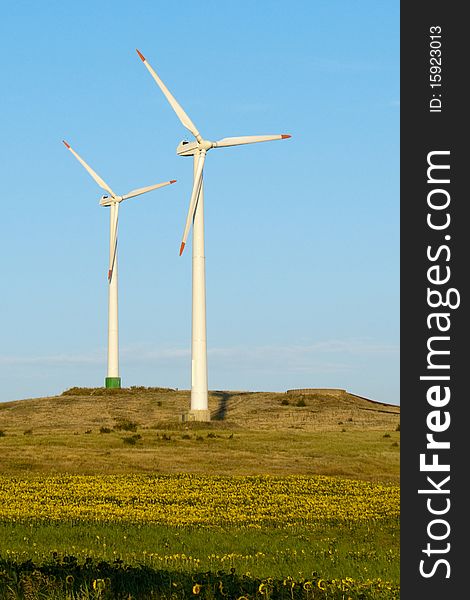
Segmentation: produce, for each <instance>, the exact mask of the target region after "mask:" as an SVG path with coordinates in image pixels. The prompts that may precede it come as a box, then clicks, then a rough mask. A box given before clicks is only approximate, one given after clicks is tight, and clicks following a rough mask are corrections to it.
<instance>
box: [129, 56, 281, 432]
mask: <svg viewBox="0 0 470 600" xmlns="http://www.w3.org/2000/svg"><path fill="white" fill-rule="evenodd" d="M137 54H138V55H139V56H140V58H141V60H142V62H143V63H144V65H145V66H146V67H147V69H148V71H149V73H150V74H151V75H152V77H153V78H154V80H155V81H156V83H157V85H158V87H159V88H160V89H161V91H162V92H163V94H164V95H165V97H166V99H167V100H168V102H169V103H170V105H171V107H172V108H173V110H174V111H175V113H176V114H177V116H178V118H179V120H180V121H181V123H182V124H183V125H184V127H186V129H188V130H189V131H190V132H191V133H192V134H193V135H194V137H195V138H196V141H194V142H188V141H186V140H183V141H182V142H180V144H179V145H178V147H177V149H176V153H177V154H178V155H179V156H193V157H194V170H193V177H194V180H193V188H192V192H191V198H190V201H189V209H188V215H187V217H186V224H185V227H184V231H183V239H182V241H181V247H180V256H181V254H182V253H183V250H184V247H185V245H186V240H187V238H188V234H189V230H190V228H191V223H192V224H193V282H192V283H193V287H192V343H191V358H192V361H191V366H192V370H191V410H190V412H189V415H188V419H191V420H197V421H209V420H210V413H209V410H208V397H207V391H208V387H207V342H206V281H205V278H206V275H205V255H204V189H203V170H204V163H205V160H206V154H207V152H208V151H209V150H211V149H212V148H226V147H228V146H240V145H242V144H255V143H257V142H270V141H273V140H283V139H286V138H290V137H291V136H290V135H287V134H283V135H248V136H240V137H229V138H223V139H221V140H218V141H217V142H213V141H211V140H206V139H204V138H203V137H202V135H201V134H200V132H199V131H198V129H197V127H196V126H195V125H194V123H193V122H192V121H191V119H190V118H189V117H188V115H187V114H186V113H185V111H184V110H183V108H182V107H181V105H180V104H179V103H178V102H177V100H176V99H175V98H174V96H173V95H172V94H171V92H170V91H169V90H168V88H167V87H166V85H165V84H164V83H163V81H162V80H161V79H160V77H159V76H158V75H157V73H156V72H155V71H154V70H153V68H152V67H151V65H150V64H149V62H148V61H147V59H146V58H145V56H144V55H143V54H142V53H141V52H139V50H137Z"/></svg>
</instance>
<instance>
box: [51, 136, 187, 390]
mask: <svg viewBox="0 0 470 600" xmlns="http://www.w3.org/2000/svg"><path fill="white" fill-rule="evenodd" d="M63 143H64V144H65V146H66V147H67V148H68V149H69V150H70V152H71V153H72V154H73V155H74V156H75V158H76V159H77V160H78V161H79V162H80V163H81V164H82V165H83V166H84V167H85V169H86V170H87V171H88V173H89V174H90V175H91V176H92V177H93V179H94V180H95V181H96V183H97V184H98V185H99V186H100V187H101V188H102V189H103V190H105V191H106V192H108V194H109V196H106V195H105V196H101V198H100V206H109V208H110V213H109V217H110V219H109V268H108V283H109V287H108V370H107V376H106V379H105V386H106V387H107V388H120V387H121V377H120V376H119V337H118V273H117V234H118V213H119V204H120V203H121V202H122V201H123V200H127V199H128V198H134V196H140V195H141V194H145V193H146V192H151V191H152V190H156V189H158V188H161V187H164V186H166V185H170V183H175V182H176V179H172V180H171V181H165V183H157V184H155V185H149V186H148V187H143V188H138V189H136V190H132V191H131V192H128V193H127V194H124V196H118V195H117V194H115V193H114V192H113V190H112V189H111V188H110V187H109V185H108V184H107V183H106V182H105V181H103V180H102V179H101V177H100V176H99V175H98V174H97V173H95V171H93V169H92V168H91V167H90V166H89V165H87V163H86V162H85V161H84V160H83V158H81V157H80V156H79V155H78V154H77V153H76V152H75V150H73V149H72V148H71V147H70V145H69V144H68V143H67V142H66V141H65V140H64V141H63Z"/></svg>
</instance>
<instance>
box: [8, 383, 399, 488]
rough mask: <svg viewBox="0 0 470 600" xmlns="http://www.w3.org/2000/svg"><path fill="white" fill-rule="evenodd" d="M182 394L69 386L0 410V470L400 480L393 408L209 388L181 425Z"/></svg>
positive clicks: (337, 394)
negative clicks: (198, 419)
mask: <svg viewBox="0 0 470 600" xmlns="http://www.w3.org/2000/svg"><path fill="white" fill-rule="evenodd" d="M189 398H190V392H189V391H187V390H171V389H162V388H137V387H134V388H128V389H121V390H106V389H104V388H72V389H70V390H67V391H65V392H64V393H63V394H61V395H60V396H54V397H50V398H37V399H31V400H20V401H15V402H6V403H2V404H0V469H1V470H2V472H3V473H9V474H24V473H28V472H32V473H50V474H57V473H85V474H95V473H136V472H164V473H177V472H192V473H212V474H244V475H246V474H261V473H262V474H264V473H272V474H282V475H285V474H289V473H292V474H300V473H305V474H326V475H343V476H348V477H356V478H363V479H371V480H393V481H397V480H398V477H399V435H400V434H399V422H400V408H399V407H398V406H395V405H389V404H382V403H378V402H374V401H371V400H368V399H365V398H361V397H359V396H356V395H354V394H350V393H348V392H346V391H345V390H313V389H312V390H291V391H288V392H286V393H268V392H237V391H212V392H210V396H209V409H210V411H211V419H212V420H211V422H210V423H181V422H180V420H179V417H180V415H181V413H182V412H183V411H184V410H186V409H188V408H189Z"/></svg>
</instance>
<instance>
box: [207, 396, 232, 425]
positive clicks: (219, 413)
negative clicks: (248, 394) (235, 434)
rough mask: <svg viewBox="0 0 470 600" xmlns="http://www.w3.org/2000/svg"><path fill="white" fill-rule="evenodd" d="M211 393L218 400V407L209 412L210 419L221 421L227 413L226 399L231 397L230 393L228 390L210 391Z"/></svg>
mask: <svg viewBox="0 0 470 600" xmlns="http://www.w3.org/2000/svg"><path fill="white" fill-rule="evenodd" d="M212 395H213V396H215V397H216V398H217V399H218V400H219V406H218V408H217V409H216V410H215V411H214V412H213V413H212V414H211V420H212V421H223V420H224V419H225V415H226V414H227V408H228V401H229V400H230V398H231V397H232V394H229V393H228V392H212Z"/></svg>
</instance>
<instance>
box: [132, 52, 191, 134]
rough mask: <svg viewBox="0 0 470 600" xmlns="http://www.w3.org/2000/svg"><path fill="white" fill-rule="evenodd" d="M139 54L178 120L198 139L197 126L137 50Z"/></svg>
mask: <svg viewBox="0 0 470 600" xmlns="http://www.w3.org/2000/svg"><path fill="white" fill-rule="evenodd" d="M137 54H138V55H139V56H140V58H141V60H142V62H143V63H144V65H145V66H146V67H147V69H148V71H149V73H150V75H151V76H152V77H153V78H154V79H155V81H156V83H157V85H158V87H159V88H160V89H161V90H162V92H163V93H164V94H165V97H166V99H167V100H168V102H169V103H170V105H171V107H172V108H173V110H174V111H175V113H176V114H177V115H178V118H179V120H180V121H181V123H183V125H184V126H185V127H186V129H189V131H190V132H191V133H192V134H193V135H194V137H196V138H197V137H199V136H200V133H199V131H198V130H197V127H196V125H194V123H193V122H192V121H191V119H190V118H189V117H188V115H187V114H186V113H185V112H184V110H183V108H182V106H181V105H180V104H179V103H178V101H177V100H176V98H175V97H174V96H172V94H171V92H170V91H169V89H168V88H167V87H166V85H165V84H164V83H163V81H162V80H161V79H160V77H159V76H158V75H157V74H156V73H155V71H154V70H153V69H152V67H151V66H150V64H149V63H148V61H147V59H146V58H145V56H144V55H143V54H142V53H141V52H139V51H138V50H137Z"/></svg>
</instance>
